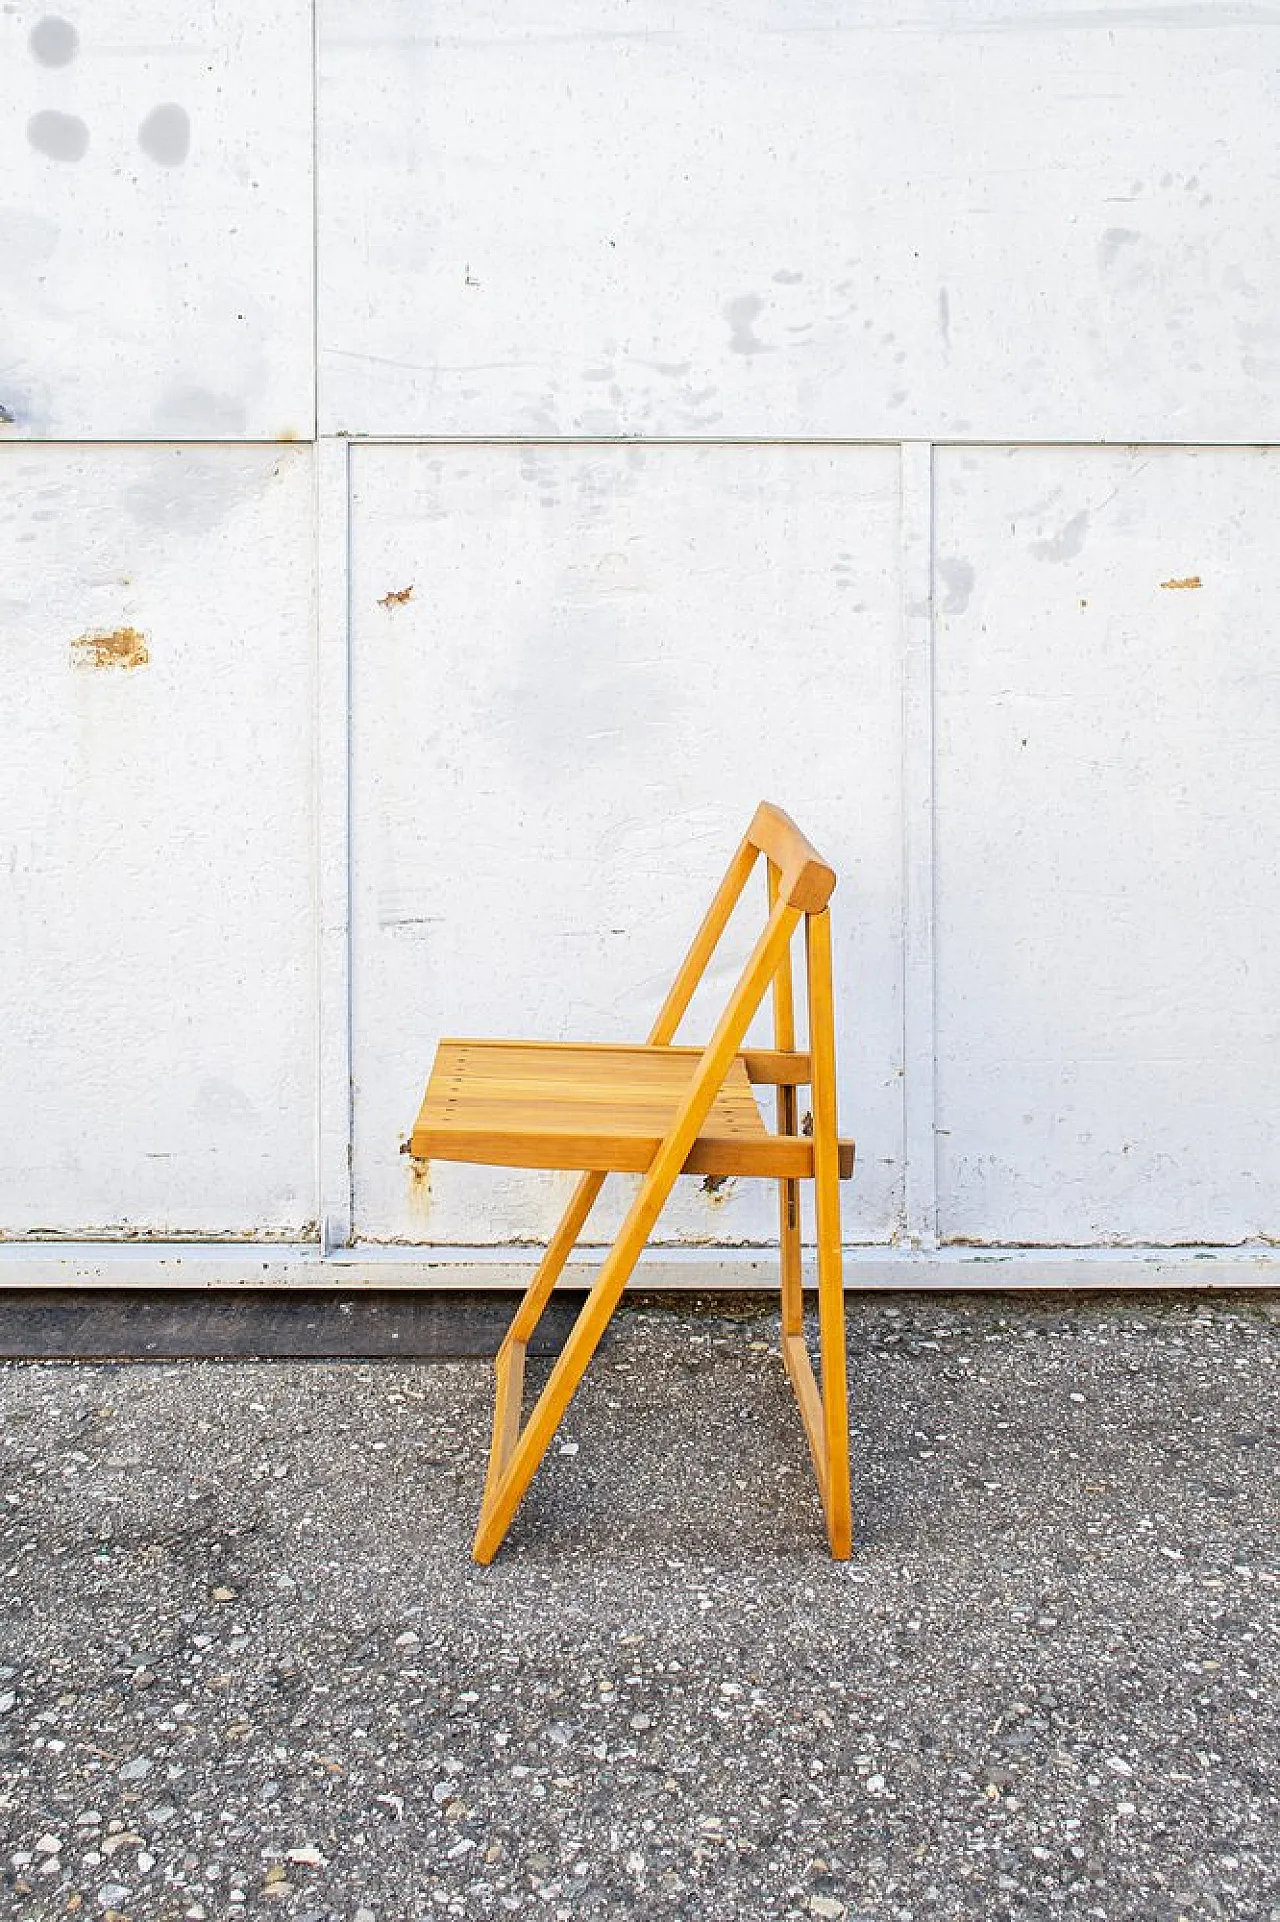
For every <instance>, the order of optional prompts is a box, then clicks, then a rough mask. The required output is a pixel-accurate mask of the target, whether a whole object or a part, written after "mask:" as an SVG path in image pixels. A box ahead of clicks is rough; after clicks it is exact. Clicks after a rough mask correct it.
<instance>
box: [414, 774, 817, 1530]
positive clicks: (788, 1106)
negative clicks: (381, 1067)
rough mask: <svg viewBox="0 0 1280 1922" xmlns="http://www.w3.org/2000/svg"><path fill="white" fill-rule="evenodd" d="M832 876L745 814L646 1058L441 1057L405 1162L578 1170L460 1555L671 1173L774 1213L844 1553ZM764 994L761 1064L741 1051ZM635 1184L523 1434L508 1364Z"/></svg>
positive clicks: (528, 1313)
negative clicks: (715, 991)
mask: <svg viewBox="0 0 1280 1922" xmlns="http://www.w3.org/2000/svg"><path fill="white" fill-rule="evenodd" d="M761 855H763V856H764V857H765V861H766V864H767V869H768V899H769V913H768V919H767V920H766V922H765V927H764V932H763V933H762V934H761V935H760V938H759V940H758V941H757V942H756V944H755V947H754V948H753V949H752V952H751V955H750V958H749V959H748V961H747V964H746V966H745V968H744V969H743V972H742V975H741V977H740V979H739V981H738V984H737V986H736V987H735V988H734V990H733V993H732V994H731V995H730V997H729V1001H728V1004H727V1006H726V1007H725V1009H724V1012H723V1014H722V1015H721V1016H720V1019H719V1021H718V1022H717V1024H716V1028H715V1032H714V1034H713V1035H712V1037H711V1039H710V1041H709V1042H708V1043H707V1045H706V1047H705V1048H701V1049H699V1048H677V1047H674V1046H673V1045H672V1042H673V1039H674V1036H675V1032H676V1029H677V1027H678V1025H679V1023H680V1020H681V1017H682V1016H683V1014H684V1012H685V1010H686V1008H687V1007H688V1005H689V1002H690V999H691V998H692V995H693V992H694V989H695V988H696V987H697V985H698V982H699V980H700V979H701V977H702V974H703V972H704V970H705V968H706V965H707V962H708V961H709V960H710V958H711V955H712V953H713V951H714V949H715V947H716V944H717V942H718V941H719V939H720V936H721V935H722V934H723V932H724V929H725V926H726V924H727V923H728V920H729V917H730V915H731V914H732V912H733V909H734V906H735V905H736V903H737V901H738V898H739V896H740V895H741V893H742V890H743V888H744V886H745V885H746V882H747V879H748V876H749V875H750V874H751V872H752V870H753V868H754V867H755V865H756V862H757V860H758V858H759V857H760V856H761ZM835 882H836V877H835V874H834V872H833V870H832V869H831V868H830V867H828V865H827V864H826V862H825V861H823V860H822V859H821V857H820V856H819V855H818V854H817V853H816V852H815V850H814V849H813V847H812V846H811V845H810V844H809V842H808V841H807V840H806V839H805V837H804V836H803V835H802V834H801V832H800V830H799V828H797V826H796V825H795V823H794V821H792V820H791V819H790V818H789V817H788V816H787V815H786V814H784V813H783V812H782V810H781V809H780V808H776V807H772V806H770V805H769V804H768V803H767V802H762V803H761V805H760V807H759V808H758V809H757V811H756V815H755V818H754V819H753V821H752V823H751V826H750V827H749V828H748V829H747V832H746V836H745V837H744V839H743V841H742V843H741V845H740V847H739V848H738V851H737V853H736V854H735V855H734V857H733V860H732V861H731V862H730V864H729V869H728V872H727V873H726V875H725V877H724V880H723V881H722V882H721V884H720V887H719V888H718V890H717V892H716V895H715V898H714V900H713V901H712V903H711V906H710V908H709V909H708V911H707V915H706V918H705V920H704V921H703V923H702V926H701V927H700V928H699V930H698V933H697V935H696V937H695V939H694V942H693V946H692V947H691V948H690V950H689V952H688V954H687V955H686V957H685V959H684V962H683V964H682V966H681V968H680V971H679V973H678V974H677V975H676V978H675V981H674V982H673V984H672V987H671V991H670V993H669V994H668V996H667V998H666V1001H665V1002H664V1004H663V1007H662V1012H661V1013H660V1014H659V1016H658V1018H657V1020H656V1021H655V1023H654V1025H653V1030H652V1032H651V1034H650V1036H649V1040H648V1043H647V1044H646V1045H645V1046H644V1047H579V1046H573V1045H560V1044H558V1043H554V1042H531V1041H522V1042H506V1041H442V1042H441V1043H440V1046H439V1049H438V1051H437V1054H436V1059H435V1063H434V1065H433V1067H432V1070H431V1078H430V1081H429V1082H428V1084H427V1092H426V1097H425V1099H424V1101H423V1103H422V1108H421V1110H420V1112H419V1114H418V1119H417V1122H416V1123H415V1125H414V1129H413V1135H412V1138H411V1141H410V1151H411V1153H412V1154H413V1155H414V1156H415V1157H419V1158H422V1159H424V1160H433V1159H434V1160H442V1161H471V1162H484V1163H487V1164H489V1165H492V1166H500V1167H524V1168H574V1169H581V1170H582V1171H583V1178H582V1180H581V1181H580V1182H579V1183H578V1186H577V1188H576V1190H575V1192H574V1195H573V1199H572V1200H571V1202H570V1203H569V1206H568V1209H567V1210H566V1212H565V1215H564V1219H563V1220H562V1221H561V1223H560V1226H559V1227H558V1228H557V1230H556V1232H555V1234H554V1235H553V1237H552V1239H551V1242H550V1244H549V1246H548V1248H547V1251H546V1254H545V1255H544V1256H543V1259H542V1263H541V1265H540V1266H539V1268H538V1271H537V1273H536V1275H535V1276H534V1278H533V1281H532V1282H531V1283H530V1285H529V1289H528V1291H527V1293H526V1294H525V1296H524V1299H523V1300H522V1301H521V1303H520V1306H519V1307H518V1308H517V1310H516V1314H515V1318H514V1320H513V1321H512V1324H511V1327H510V1330H509V1332H508V1334H507V1337H506V1339H505V1341H504V1342H503V1344H502V1347H501V1349H500V1350H499V1353H498V1357H497V1363H496V1367H497V1400H496V1407H495V1410H494V1422H493V1445H492V1448H491V1451H490V1456H489V1473H488V1479H487V1481H486V1484H485V1491H484V1500H483V1503H482V1506H481V1511H480V1525H479V1529H478V1531H477V1534H476V1538H475V1545H474V1549H473V1553H474V1555H475V1559H476V1560H477V1561H478V1562H490V1561H492V1560H493V1557H494V1555H495V1554H496V1553H497V1550H498V1547H499V1545H500V1544H501V1542H502V1539H503V1537H504V1535H505V1534H506V1532H507V1529H508V1528H509V1527H510V1525H511V1520H512V1517H513V1516H514V1514H515V1511H516V1508H517V1507H518V1505H519V1503H520V1500H521V1497H522V1496H523V1495H524V1492H525V1490H526V1488H527V1487H528V1486H529V1483H530V1481H531V1480H532V1478H533V1475H534V1472H535V1470H536V1469H537V1466H538V1463H539V1462H540V1461H541V1460H542V1457H543V1455H544V1454H545V1453H546V1450H547V1446H548V1444H549V1443H550V1441H551V1437H552V1436H553V1435H554V1434H555V1431H556V1428H557V1427H558V1426H559V1423H560V1418H561V1416H562V1415H563V1414H564V1411H565V1409H566V1407H567V1406H568V1403H569V1400H570V1398H571V1396H572V1395H573V1392H574V1390H575V1389H576V1388H577V1386H578V1383H579V1382H580V1381H581V1379H582V1376H583V1373H584V1372H585V1370H586V1367H587V1363H588V1362H589V1361H590V1359H591V1357H592V1355H593V1354H594V1352H595V1349H596V1346H597V1344H598V1342H599V1340H600V1337H601V1335H602V1334H603V1333H604V1330H605V1327H606V1326H607V1324H608V1321H609V1318H610V1316H611V1315H612V1314H613V1311H614V1309H615V1308H616V1307H617V1304H618V1300H619V1297H620V1296H621V1294H622V1291H623V1289H624V1288H625V1286H626V1284H627V1279H628V1277H629V1276H630V1274H631V1271H632V1269H633V1268H634V1267H635V1264H636V1261H637V1260H638V1258H639V1256H640V1253H641V1251H642V1249H643V1248H644V1245H645V1242H646V1241H647V1239H648V1237H649V1234H650V1232H651V1231H652V1229H653V1226H654V1223H655V1222H656V1221H657V1219H658V1215H659V1213H660V1212H661V1210H662V1207H663V1205H664V1203H665V1202H666V1199H667V1196H668V1195H669V1194H670V1192H671V1188H672V1185H673V1183H674V1182H675V1179H676V1177H677V1175H680V1174H696V1175H757V1176H760V1175H762V1176H766V1177H768V1178H770V1179H773V1180H776V1181H777V1183H778V1189H779V1201H780V1232H779V1243H780V1255H781V1269H782V1352H783V1357H784V1359H785V1362H786V1367H787V1372H788V1374H789V1375H790V1377H791V1382H792V1385H793V1387H794V1389H795V1393H796V1399H797V1401H798V1402H799V1405H800V1413H801V1416H802V1418H803V1421H804V1427H805V1432H806V1434H807V1436H808V1439H809V1450H810V1453H811V1455H812V1457H813V1466H814V1471H815V1473H816V1475H817V1480H818V1487H819V1490H820V1491H821V1495H822V1504H823V1508H824V1511H825V1514H826V1524H827V1536H828V1539H829V1541H830V1543H831V1553H832V1554H833V1555H834V1556H836V1557H838V1558H839V1559H841V1560H843V1559H845V1558H846V1557H847V1556H848V1554H849V1552H850V1545H851V1539H852V1523H851V1518H850V1509H849V1429H848V1400H847V1390H846V1384H845V1348H844V1292H843V1290H844V1284H843V1276H842V1270H841V1257H840V1193H839V1187H838V1182H839V1181H840V1179H841V1178H847V1177H848V1176H849V1175H850V1174H852V1172H853V1143H852V1142H851V1141H850V1142H845V1141H841V1140H839V1138H838V1136H837V1133H836V1087H835V1040H834V1024H833V1016H832V990H831V922H830V915H829V913H828V909H827V903H828V901H829V899H830V897H831V891H832V889H833V888H834V887H835ZM802 920H803V922H804V930H805V954H806V964H807V977H808V1004H809V1048H808V1052H807V1053H802V1052H799V1051H798V1050H797V1048H796V1036H795V1002H794V996H793V991H792V970H791V943H792V937H793V936H794V935H795V933H796V931H797V929H798V927H799V925H800V922H801V921H802ZM770 987H771V988H772V991H773V1024H774V1046H773V1048H772V1049H770V1050H761V1049H747V1050H746V1051H745V1052H739V1050H740V1049H741V1048H742V1043H743V1041H744V1039H745V1037H746V1033H747V1029H748V1027H749V1026H750V1023H751V1020H752V1017H753V1016H754V1015H755V1013H756V1010H757V1009H758V1008H759V1006H760V1004H761V1002H762V1000H763V999H764V996H765V993H766V991H767V990H768V989H769V988H770ZM753 1083H756V1084H767V1085H771V1086H773V1087H775V1088H776V1090H777V1095H776V1111H777V1133H776V1134H771V1133H770V1132H769V1131H768V1130H767V1129H766V1127H765V1125H764V1121H763V1119H762V1118H761V1114H760V1110H759V1108H758V1107H757V1105H756V1098H755V1096H754V1094H753V1093H752V1084H753ZM805 1086H807V1087H809V1088H810V1090H811V1093H812V1109H813V1116H812V1134H806V1133H801V1132H798V1131H797V1127H796V1090H797V1088H800V1087H805ZM612 1171H629V1172H631V1173H637V1174H643V1176H644V1180H643V1181H642V1182H641V1184H640V1188H639V1192H638V1193H637V1194H636V1197H635V1199H634V1201H633V1202H632V1204H631V1207H630V1209H629V1210H628V1213H627V1216H626V1219H625V1220H624V1222H623V1224H622V1227H621V1228H620V1229H619V1231H618V1235H617V1239H616V1240H615V1241H614V1243H613V1246H612V1247H611V1248H610V1250H609V1252H608V1254H607V1255H606V1256H605V1258H604V1261H603V1263H602V1265H601V1267H600V1270H599V1273H598V1274H597V1276H596V1280H595V1283H594V1285H593V1287H592V1289H591V1292H590V1293H589V1294H588V1296H587V1298H586V1301H585V1302H584V1304H583V1307H582V1310H581V1312H580V1314H579V1315H578V1318H577V1321H576V1322H575V1324H574V1326H573V1329H572V1331H571V1333H570V1335H569V1337H568V1340H567V1341H566V1342H565V1345H564V1347H563V1349H562V1350H561V1352H560V1355H559V1357H558V1359H557V1360H556V1362H555V1365H554V1367H553V1368H552V1371H551V1375H550V1377H549V1379H548V1381H547V1383H546V1385H545V1387H544V1388H543V1390H542V1393H541V1395H540V1396H539V1397H538V1400H537V1402H536V1403H535V1405H534V1407H533V1409H532V1411H531V1413H530V1415H529V1419H528V1421H527V1422H526V1423H525V1424H524V1426H523V1427H521V1425H520V1417H521V1412H522V1399H523V1389H524V1361H525V1350H526V1347H527V1345H528V1342H529V1339H530V1337H531V1336H532V1334H533V1332H534V1330H535V1328H536V1327H537V1325H538V1321H539V1319H540V1317H541V1315H542V1311H543V1309H544V1307H545V1306H546V1303H547V1299H548V1297H549V1296H550V1294H551V1291H552V1289H553V1288H554V1286H555V1284H556V1281H557V1279H558V1277H559V1275H560V1273H561V1271H562V1269H563V1268H564V1265H565V1262H566V1260H567V1259H568V1257H569V1254H570V1252H571V1250H572V1249H573V1246H574V1243H575V1242H576V1241H577V1239H578V1236H579V1235H580V1234H581V1232H582V1229H583V1226H584V1224H585V1223H586V1220H587V1217H588V1215H589V1214H590V1212H591V1209H592V1206H593V1205H594V1203H595V1200H596V1197H597V1195H598V1194H599V1193H600V1190H601V1188H602V1187H603V1186H604V1181H605V1176H606V1175H607V1174H609V1173H610V1172H612ZM806 1180H811V1181H812V1182H813V1184H814V1193H815V1202H816V1210H815V1211H816V1217H817V1243H818V1247H817V1256H818V1261H817V1266H818V1328H819V1349H820V1356H821V1370H822V1390H821V1392H820V1391H819V1388H818V1383H817V1380H816V1379H815V1376H814V1372H813V1367H812V1364H811V1363H810V1360H809V1355H808V1351H807V1349H806V1347H805V1341H804V1332H803V1297H802V1290H801V1276H800V1208H799V1201H800V1195H799V1183H800V1182H801V1181H806Z"/></svg>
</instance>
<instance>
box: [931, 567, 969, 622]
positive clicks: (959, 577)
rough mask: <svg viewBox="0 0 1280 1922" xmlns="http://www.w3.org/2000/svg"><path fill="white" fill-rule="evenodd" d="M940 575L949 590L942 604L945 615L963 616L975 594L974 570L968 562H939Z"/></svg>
mask: <svg viewBox="0 0 1280 1922" xmlns="http://www.w3.org/2000/svg"><path fill="white" fill-rule="evenodd" d="M938 574H939V576H940V578H941V580H942V585H943V586H944V587H945V588H946V590H947V598H946V600H945V601H944V602H943V603H942V611H943V613H944V614H963V613H964V611H965V609H966V607H968V605H969V596H970V595H971V594H972V593H973V569H972V567H971V566H970V565H969V563H968V561H962V560H958V559H957V560H939V562H938Z"/></svg>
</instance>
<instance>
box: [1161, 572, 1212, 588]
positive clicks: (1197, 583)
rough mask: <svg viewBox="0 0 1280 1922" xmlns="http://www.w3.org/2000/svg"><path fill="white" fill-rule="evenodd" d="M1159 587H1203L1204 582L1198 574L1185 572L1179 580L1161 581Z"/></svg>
mask: <svg viewBox="0 0 1280 1922" xmlns="http://www.w3.org/2000/svg"><path fill="white" fill-rule="evenodd" d="M1160 585H1161V587H1203V586H1204V582H1203V581H1202V580H1201V579H1200V576H1199V575H1198V574H1187V575H1185V576H1184V577H1183V578H1182V579H1181V580H1173V581H1161V583H1160Z"/></svg>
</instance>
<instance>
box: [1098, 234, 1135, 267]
mask: <svg viewBox="0 0 1280 1922" xmlns="http://www.w3.org/2000/svg"><path fill="white" fill-rule="evenodd" d="M1141 239H1142V235H1141V234H1139V233H1135V231H1134V229H1133V228H1132V227H1108V228H1107V231H1106V232H1105V234H1103V236H1102V239H1101V240H1100V241H1099V242H1098V265H1099V267H1101V268H1102V270H1103V272H1104V273H1105V272H1106V270H1107V268H1108V267H1113V266H1114V265H1115V261H1116V256H1117V254H1118V253H1119V252H1120V250H1121V248H1122V247H1133V246H1136V245H1137V243H1138V241H1140V240H1141Z"/></svg>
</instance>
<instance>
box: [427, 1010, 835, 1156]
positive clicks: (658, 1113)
mask: <svg viewBox="0 0 1280 1922" xmlns="http://www.w3.org/2000/svg"><path fill="white" fill-rule="evenodd" d="M701 1059H702V1050H701V1049H700V1048H644V1047H592V1046H587V1047H577V1046H574V1045H573V1044H572V1043H569V1044H562V1043H559V1042H554V1041H442V1042H441V1043H440V1046H439V1050H438V1052H437V1054H436V1059H435V1065H434V1067H433V1068H432V1070H431V1079H430V1081H429V1082H428V1083H427V1093H426V1098H425V1100H424V1101H423V1104H422V1108H421V1110H420V1112H419V1115H418V1119H417V1121H416V1122H415V1123H414V1129H413V1134H412V1136H411V1138H410V1142H409V1152H410V1153H411V1154H412V1155H414V1156H415V1157H417V1158H418V1159H420V1160H424V1161H430V1160H432V1159H433V1158H434V1159H435V1160H437V1161H479V1162H483V1163H485V1164H486V1165H487V1166H489V1167H502V1168H581V1169H583V1170H599V1171H600V1172H602V1173H618V1174H643V1173H644V1171H645V1169H646V1168H647V1167H648V1166H649V1164H650V1162H651V1161H652V1160H653V1157H654V1156H655V1155H656V1154H657V1152H658V1150H659V1148H660V1147H661V1146H662V1142H663V1137H664V1136H665V1135H667V1134H668V1133H669V1132H670V1129H671V1124H672V1122H673V1121H674V1120H675V1119H676V1116H677V1114H678V1112H679V1109H680V1103H681V1102H682V1101H683V1100H684V1098H685V1096H686V1095H687V1094H688V1092H689V1083H690V1082H691V1081H692V1080H693V1077H694V1074H695V1072H696V1071H697V1066H698V1063H699V1061H701ZM777 1067H778V1062H777V1059H776V1058H775V1057H772V1056H770V1055H768V1054H764V1053H759V1054H740V1055H737V1056H735V1058H734V1059H733V1060H732V1061H731V1062H730V1064H729V1069H728V1073H727V1074H726V1075H725V1078H724V1081H723V1082H722V1084H721V1085H720V1087H719V1088H717V1089H716V1092H715V1096H714V1098H713V1100H712V1103H711V1111H710V1113H709V1114H708V1116H707V1118H706V1120H705V1121H704V1122H703V1124H702V1128H701V1130H700V1131H699V1134H698V1138H697V1140H696V1141H695V1142H694V1144H693V1146H692V1148H691V1149H690V1150H689V1154H688V1157H687V1158H686V1160H685V1164H684V1166H683V1168H681V1170H680V1172H681V1174H683V1175H761V1176H767V1177H769V1178H770V1179H772V1180H775V1181H804V1180H812V1179H813V1143H812V1141H811V1140H808V1139H806V1138H805V1137H803V1136H801V1137H799V1138H795V1137H792V1138H785V1137H783V1136H781V1135H776V1134H770V1132H769V1130H768V1129H767V1128H766V1127H765V1125H764V1117H763V1115H762V1114H761V1113H760V1109H759V1107H758V1106H757V1105H756V1098H755V1096H754V1094H753V1093H752V1092H751V1088H752V1082H753V1081H757V1082H759V1081H771V1080H772V1079H773V1078H774V1074H775V1072H776V1070H777ZM753 1070H754V1073H753ZM840 1172H841V1175H842V1176H844V1177H846V1178H847V1177H848V1176H849V1175H851V1174H852V1173H853V1143H852V1142H851V1141H842V1142H841V1143H840Z"/></svg>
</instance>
